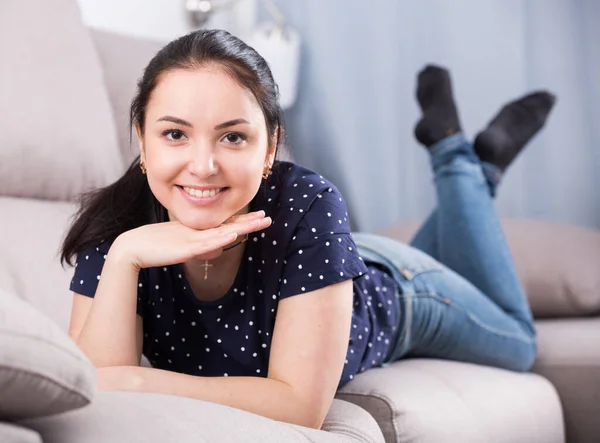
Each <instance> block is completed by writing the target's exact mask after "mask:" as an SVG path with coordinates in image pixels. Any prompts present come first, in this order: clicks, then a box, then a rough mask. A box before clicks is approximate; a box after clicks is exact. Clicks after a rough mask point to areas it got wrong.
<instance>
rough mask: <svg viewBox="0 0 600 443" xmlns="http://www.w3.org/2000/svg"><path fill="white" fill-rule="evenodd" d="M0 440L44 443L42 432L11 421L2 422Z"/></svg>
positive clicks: (9, 442) (6, 442) (8, 442)
mask: <svg viewBox="0 0 600 443" xmlns="http://www.w3.org/2000/svg"><path fill="white" fill-rule="evenodd" d="M0 442H2V443H42V438H41V437H40V434H38V433H37V432H35V431H32V430H31V429H27V428H22V427H21V426H17V425H14V424H11V423H0Z"/></svg>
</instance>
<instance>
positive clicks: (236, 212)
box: [62, 30, 553, 428]
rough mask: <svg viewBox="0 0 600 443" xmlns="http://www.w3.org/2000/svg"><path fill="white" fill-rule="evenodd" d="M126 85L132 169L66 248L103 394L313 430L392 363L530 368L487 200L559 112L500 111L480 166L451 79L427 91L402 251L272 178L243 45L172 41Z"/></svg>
mask: <svg viewBox="0 0 600 443" xmlns="http://www.w3.org/2000/svg"><path fill="white" fill-rule="evenodd" d="M138 86H139V88H138V92H137V95H136V97H135V98H134V100H133V103H132V107H131V122H132V125H133V126H135V129H136V131H137V135H138V137H139V141H140V157H139V159H138V160H136V162H134V164H133V165H131V167H130V168H129V169H128V170H127V172H126V173H125V174H124V175H123V177H121V178H120V179H119V180H118V181H117V182H116V183H114V184H113V185H111V186H108V187H106V188H104V189H100V190H98V191H96V192H95V193H93V194H91V195H89V196H88V197H87V198H86V199H85V200H84V202H83V204H82V207H81V209H80V212H79V214H78V216H77V217H76V219H75V221H74V223H73V225H72V227H71V229H70V230H69V232H68V235H67V237H66V239H65V242H64V245H63V249H62V259H63V260H64V261H67V262H68V263H71V259H72V258H73V257H74V256H75V255H76V256H77V262H76V264H75V274H74V277H73V281H72V283H71V290H72V291H73V292H74V299H73V308H72V316H71V325H70V335H71V337H72V338H73V339H74V340H75V341H76V342H77V344H78V345H79V346H80V347H81V348H82V349H83V351H84V352H85V353H86V354H87V355H88V357H89V358H90V359H91V360H92V362H93V363H94V364H95V365H96V366H97V368H98V380H99V386H100V388H101V389H108V390H131V391H143V392H156V393H165V394H172V395H180V396H187V397H193V398H197V399H201V400H207V401H211V402H216V403H221V404H224V405H229V406H232V407H236V408H240V409H244V410H247V411H251V412H254V413H257V414H261V415H264V416H266V417H270V418H273V419H276V420H281V421H286V422H290V423H296V424H300V425H304V426H309V427H315V428H318V427H320V426H321V424H322V422H323V419H324V417H325V415H326V413H327V411H328V409H329V407H330V405H331V402H332V400H333V397H334V394H335V392H336V389H337V388H338V386H340V385H342V384H344V383H346V382H348V381H350V380H352V378H353V377H354V376H355V375H356V374H358V373H360V372H363V371H366V370H368V369H369V368H372V367H376V366H381V365H385V364H388V363H390V362H392V361H395V360H398V359H401V358H406V357H417V356H420V357H436V358H447V359H454V360H460V361H468V362H474V363H480V364H487V365H494V366H498V367H502V368H508V369H513V370H517V371H526V370H528V369H529V368H530V366H531V364H532V362H533V360H534V356H535V337H534V329H533V324H532V318H531V313H530V310H529V307H528V304H527V301H526V298H525V295H524V293H523V290H522V288H521V285H520V283H519V280H518V278H517V275H516V272H515V269H514V265H513V261H512V259H511V257H510V254H509V251H508V248H507V245H506V242H505V239H504V236H503V233H502V230H501V228H500V224H499V223H498V220H497V218H496V215H495V213H494V209H493V207H492V200H491V195H493V194H494V190H495V187H496V185H497V182H498V179H499V177H500V175H501V173H502V172H503V170H504V169H506V167H507V166H508V164H509V163H510V161H512V159H513V158H514V157H515V156H516V155H517V153H518V152H519V150H520V149H521V148H522V147H523V146H524V145H525V143H526V142H527V141H528V140H529V138H531V137H532V136H533V134H534V133H535V132H536V131H537V130H538V129H539V128H540V127H541V126H542V124H543V122H544V120H545V117H546V115H547V113H548V112H549V110H550V108H551V106H552V102H553V97H552V96H550V95H549V94H545V93H538V94H533V95H531V96H528V97H526V98H525V99H522V100H520V101H518V102H515V103H512V104H510V105H508V106H506V107H505V108H504V109H503V110H502V111H501V112H500V114H499V115H498V116H497V118H496V119H495V120H494V121H492V123H491V124H490V126H489V127H488V128H487V129H486V130H485V131H484V132H482V133H481V134H480V136H479V137H478V139H477V141H476V143H475V149H474V148H473V147H472V145H471V144H469V143H468V142H467V141H466V139H465V137H464V136H463V135H462V133H461V132H460V127H459V123H458V117H457V114H456V110H455V107H454V104H453V101H452V93H451V89H450V80H449V76H448V73H447V72H446V71H445V70H443V69H441V68H436V67H429V68H427V69H426V70H424V71H423V72H422V73H421V74H420V76H419V87H418V93H417V95H418V99H419V102H420V104H421V107H422V109H423V118H422V120H421V121H420V123H419V125H418V126H417V129H416V134H417V138H418V139H419V140H420V141H421V142H422V143H423V144H424V145H426V146H427V149H428V150H429V153H430V155H431V160H432V165H433V171H434V175H435V184H436V188H437V193H438V200H439V204H438V208H437V209H436V211H435V212H434V214H433V215H432V216H431V217H430V218H429V219H428V221H427V222H426V223H425V224H424V226H423V228H422V229H421V230H420V232H419V233H418V234H417V236H416V238H415V240H414V242H413V246H414V248H413V247H410V246H407V245H403V244H400V243H397V242H394V241H392V240H390V239H385V238H381V237H377V236H374V235H367V234H356V235H354V236H353V235H351V234H350V228H349V222H348V214H347V212H346V206H345V203H344V200H343V198H342V196H341V195H340V193H339V192H338V190H337V189H336V188H335V186H334V185H332V184H331V183H330V182H328V181H327V180H326V179H324V178H323V177H321V176H320V175H318V174H317V173H315V172H312V171H310V170H308V169H305V168H303V167H301V166H298V165H296V164H293V163H289V162H280V161H276V160H275V158H276V153H277V148H278V146H279V145H280V144H281V143H282V137H283V134H284V131H283V126H282V119H281V109H280V107H279V105H278V102H277V87H276V85H275V83H274V81H273V78H272V76H271V73H270V71H269V68H268V66H267V64H266V63H265V61H264V60H263V59H262V58H261V57H260V56H259V55H258V54H257V53H256V52H255V51H254V50H253V49H252V48H250V47H248V46H247V45H245V44H244V43H243V42H241V41H240V40H238V39H236V38H234V37H232V36H231V35H229V34H228V33H226V32H224V31H207V30H202V31H198V32H194V33H192V34H189V35H186V36H184V37H182V38H179V39H177V40H175V41H173V42H172V43H170V44H168V45H167V46H166V47H165V48H163V49H162V50H161V51H160V52H159V53H158V54H157V55H156V56H155V57H154V58H153V59H152V60H151V61H150V64H149V65H148V67H147V68H146V70H145V71H144V74H143V77H142V78H141V80H140V82H139V85H138ZM419 249H420V250H419ZM142 354H144V355H145V356H146V357H147V358H148V359H149V361H150V363H151V364H152V366H153V367H152V368H148V367H140V366H139V365H140V357H141V355H142Z"/></svg>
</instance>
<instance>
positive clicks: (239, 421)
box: [21, 392, 383, 443]
mask: <svg viewBox="0 0 600 443" xmlns="http://www.w3.org/2000/svg"><path fill="white" fill-rule="evenodd" d="M335 403H337V402H335ZM340 407H341V408H342V409H341V410H340V409H339V408H338V406H337V405H336V404H334V406H333V407H332V413H331V414H330V415H332V416H333V417H335V418H334V422H332V423H330V421H329V420H330V418H329V416H328V419H326V421H325V425H324V429H328V427H329V430H330V432H324V431H318V430H315V429H308V428H304V427H300V426H295V425H290V424H286V423H282V422H277V421H274V420H270V419H268V418H265V417H261V416H259V415H255V414H250V413H248V412H244V411H241V410H239V409H234V408H229V407H226V406H222V405H218V404H214V403H208V402H204V401H199V400H194V399H190V398H183V397H174V396H170V395H160V394H143V393H133V392H98V395H97V396H96V398H95V399H94V402H93V403H92V405H91V406H90V407H87V408H85V409H82V410H79V411H73V412H68V413H66V414H61V415H60V416H55V417H47V418H42V419H36V420H26V421H24V422H22V423H21V424H24V425H26V426H28V427H31V428H32V429H35V430H36V431H38V432H39V433H40V434H41V435H42V438H43V440H44V443H80V442H86V443H105V442H110V443H138V442H139V443H165V442H177V443H203V442H210V443H212V442H219V443H228V442H231V443H233V442H236V443H237V442H242V441H243V442H260V443H269V442H273V443H281V442H286V443H300V442H302V443H308V442H315V443H328V442H331V443H336V442H339V443H342V442H344V443H359V442H360V443H383V436H382V435H381V431H380V430H379V429H378V428H377V424H376V423H375V421H374V420H373V418H372V417H370V416H369V414H367V413H366V412H365V411H363V410H361V409H360V408H358V407H356V406H354V405H343V404H342V405H340ZM340 422H341V423H343V426H341V427H340V426H338V425H339V423H340Z"/></svg>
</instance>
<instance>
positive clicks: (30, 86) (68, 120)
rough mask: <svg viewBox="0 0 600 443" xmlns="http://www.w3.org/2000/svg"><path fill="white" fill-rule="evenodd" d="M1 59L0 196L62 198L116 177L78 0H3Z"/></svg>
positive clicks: (110, 124) (117, 164) (110, 131)
mask: <svg viewBox="0 0 600 443" xmlns="http://www.w3.org/2000/svg"><path fill="white" fill-rule="evenodd" d="M31 11H35V14H32V13H31ZM0 58H1V59H2V60H4V62H3V67H4V69H2V70H1V71H0V97H2V100H0V147H1V149H0V195H4V196H12V197H29V198H39V199H50V200H61V201H67V200H73V199H74V198H76V197H77V195H78V194H79V193H81V192H83V191H87V190H90V189H93V188H97V187H99V186H105V185H107V184H109V183H111V182H113V181H114V180H115V179H116V178H117V177H118V176H119V175H120V174H121V172H122V171H123V161H122V158H121V155H120V151H119V147H118V142H117V136H116V129H115V124H114V119H113V115H112V109H111V105H110V101H109V95H108V92H107V90H106V87H105V84H104V77H103V71H102V67H101V64H100V59H99V57H98V53H97V51H96V48H95V46H94V43H93V41H92V38H91V37H90V34H89V32H88V30H87V28H86V27H85V26H84V24H83V23H82V21H81V18H80V13H79V9H78V7H77V3H76V1H75V0H55V1H52V2H48V1H46V0H33V1H28V2H23V1H21V0H3V1H2V6H1V7H0Z"/></svg>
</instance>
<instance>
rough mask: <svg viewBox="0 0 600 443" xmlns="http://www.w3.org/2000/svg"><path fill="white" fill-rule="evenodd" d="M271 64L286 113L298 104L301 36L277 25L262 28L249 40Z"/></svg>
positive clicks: (256, 30)
mask: <svg viewBox="0 0 600 443" xmlns="http://www.w3.org/2000/svg"><path fill="white" fill-rule="evenodd" d="M246 43H248V44H249V45H250V46H252V47H253V48H254V49H256V51H257V52H258V53H259V54H260V55H262V56H263V58H264V59H265V60H266V61H267V63H268V64H269V67H270V68H271V72H272V74H273V77H274V78H275V82H276V83H277V85H278V86H279V103H280V104H281V107H282V108H283V109H287V108H289V107H291V106H292V105H293V104H294V102H295V101H296V93H297V90H298V71H299V66H300V36H299V35H298V33H297V32H296V31H295V30H294V29H292V28H290V27H289V26H286V27H285V28H283V29H282V28H281V27H279V26H277V25H276V24H274V23H265V24H261V25H260V26H258V27H257V28H256V29H255V30H254V31H253V33H252V35H251V36H250V37H249V38H248V39H247V40H246Z"/></svg>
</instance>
